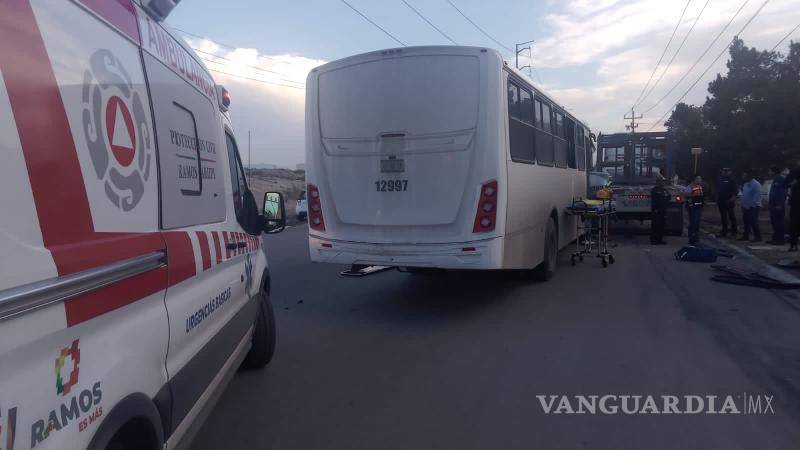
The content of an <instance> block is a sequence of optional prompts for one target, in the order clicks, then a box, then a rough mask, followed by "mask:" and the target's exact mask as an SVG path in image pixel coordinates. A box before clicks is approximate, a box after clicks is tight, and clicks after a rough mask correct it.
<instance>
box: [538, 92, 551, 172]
mask: <svg viewBox="0 0 800 450" xmlns="http://www.w3.org/2000/svg"><path fill="white" fill-rule="evenodd" d="M541 104H542V130H541V131H537V132H536V162H538V163H540V164H544V165H547V166H552V165H553V160H554V159H555V158H554V153H553V140H554V139H553V135H552V133H553V129H552V125H551V123H552V121H551V116H550V114H551V112H552V111H551V109H550V105H549V104H548V103H545V102H541Z"/></svg>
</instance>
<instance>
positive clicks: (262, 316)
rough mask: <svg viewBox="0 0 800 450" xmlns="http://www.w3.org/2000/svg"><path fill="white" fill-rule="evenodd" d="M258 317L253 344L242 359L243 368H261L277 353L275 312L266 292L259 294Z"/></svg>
mask: <svg viewBox="0 0 800 450" xmlns="http://www.w3.org/2000/svg"><path fill="white" fill-rule="evenodd" d="M259 298H260V300H261V301H259V302H258V303H259V307H258V318H257V319H256V324H255V330H253V346H252V347H250V351H249V352H248V353H247V356H245V358H244V361H242V369H261V368H263V367H264V366H266V365H267V364H269V362H270V361H272V356H273V355H274V354H275V313H274V312H273V310H272V302H270V300H269V297H268V296H267V295H266V294H261V295H259Z"/></svg>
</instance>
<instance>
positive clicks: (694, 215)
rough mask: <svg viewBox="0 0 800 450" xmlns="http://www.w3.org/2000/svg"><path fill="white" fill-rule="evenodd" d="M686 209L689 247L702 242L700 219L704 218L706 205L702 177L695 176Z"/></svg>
mask: <svg viewBox="0 0 800 450" xmlns="http://www.w3.org/2000/svg"><path fill="white" fill-rule="evenodd" d="M687 195H688V196H689V198H687V199H686V207H687V208H688V209H689V245H695V244H697V243H698V242H699V241H700V219H701V218H702V217H703V206H704V205H705V203H706V202H705V192H703V179H702V178H700V175H695V176H694V181H692V184H690V185H689V188H688V192H687Z"/></svg>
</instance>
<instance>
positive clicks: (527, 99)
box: [519, 89, 533, 125]
mask: <svg viewBox="0 0 800 450" xmlns="http://www.w3.org/2000/svg"><path fill="white" fill-rule="evenodd" d="M519 113H520V114H519V118H520V120H522V121H523V122H525V123H527V124H529V125H533V104H532V102H531V93H530V92H528V91H527V90H525V89H520V90H519Z"/></svg>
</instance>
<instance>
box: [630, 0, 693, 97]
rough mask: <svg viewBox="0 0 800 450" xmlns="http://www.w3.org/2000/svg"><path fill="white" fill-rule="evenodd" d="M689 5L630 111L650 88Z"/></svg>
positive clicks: (690, 0) (687, 5)
mask: <svg viewBox="0 0 800 450" xmlns="http://www.w3.org/2000/svg"><path fill="white" fill-rule="evenodd" d="M690 3H692V0H687V2H686V6H684V7H683V12H682V13H681V17H680V19H678V23H676V24H675V28H674V29H673V30H672V36H670V37H669V41H667V45H665V46H664V51H663V52H661V56H660V57H659V58H658V62H657V63H656V66H655V67H653V73H651V74H650V79H648V80H647V83H646V84H645V85H644V87H643V88H642V92H640V93H639V96H638V97H636V101H635V102H633V106H632V107H631V109H633V108H635V107H637V106H639V100H640V99H641V98H642V96H643V95H644V91H646V90H647V87H648V86H650V82H651V81H653V77H654V76H655V74H656V71H657V70H658V68H659V66H661V61H663V60H664V55H666V54H667V50H669V45H670V44H672V40H673V39H675V33H677V32H678V27H680V26H681V22H683V16H684V15H685V14H686V10H687V9H689V4H690Z"/></svg>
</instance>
